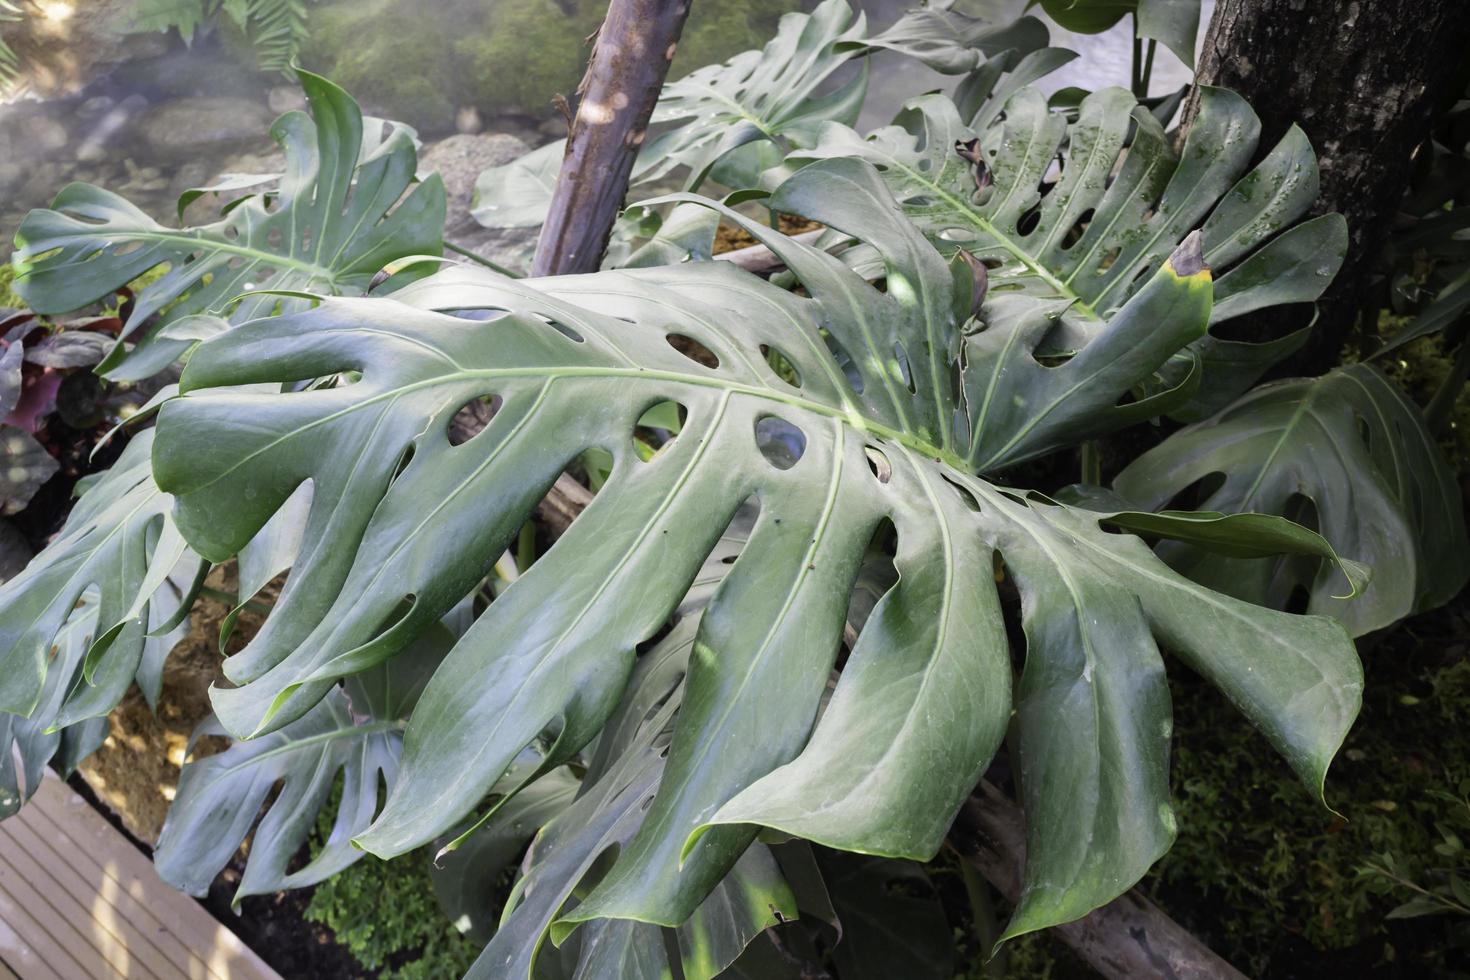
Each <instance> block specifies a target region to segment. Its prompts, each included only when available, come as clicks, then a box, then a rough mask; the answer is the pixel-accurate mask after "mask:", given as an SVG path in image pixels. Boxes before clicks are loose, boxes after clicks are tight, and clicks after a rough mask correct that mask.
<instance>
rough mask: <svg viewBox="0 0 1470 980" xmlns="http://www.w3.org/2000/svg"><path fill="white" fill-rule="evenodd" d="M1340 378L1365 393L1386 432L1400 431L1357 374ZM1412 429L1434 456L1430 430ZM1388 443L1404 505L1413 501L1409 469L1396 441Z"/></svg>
mask: <svg viewBox="0 0 1470 980" xmlns="http://www.w3.org/2000/svg"><path fill="white" fill-rule="evenodd" d="M1338 377H1341V378H1345V379H1347V380H1348V381H1351V382H1352V383H1353V384H1355V385H1357V386H1358V388H1359V389H1360V390H1361V391H1362V392H1363V395H1364V397H1366V398H1367V399H1368V404H1370V405H1372V406H1373V414H1374V415H1375V416H1376V417H1377V418H1378V424H1379V425H1380V426H1382V427H1383V431H1384V432H1396V431H1397V430H1398V429H1397V426H1394V425H1391V424H1390V423H1389V421H1388V418H1387V417H1386V416H1385V415H1384V414H1383V409H1382V408H1380V407H1379V402H1378V399H1377V398H1375V397H1373V392H1371V391H1369V390H1368V386H1367V385H1365V384H1363V382H1362V381H1360V380H1359V379H1358V377H1357V375H1356V374H1354V373H1352V372H1350V371H1343V372H1341V373H1340V374H1339V375H1338ZM1313 387H1314V388H1315V387H1316V386H1315V385H1314V386H1313ZM1323 428H1324V429H1325V428H1326V426H1323ZM1411 428H1413V429H1414V434H1415V435H1416V436H1418V437H1419V440H1420V443H1421V444H1422V445H1424V447H1425V449H1426V450H1427V451H1428V452H1429V454H1430V455H1431V456H1433V455H1434V453H1435V452H1436V448H1437V447H1433V446H1431V445H1430V444H1429V440H1428V439H1427V438H1426V436H1427V435H1428V432H1429V430H1428V429H1427V428H1422V427H1420V426H1412V427H1411ZM1386 441H1387V442H1388V451H1389V454H1390V455H1391V456H1392V457H1393V481H1394V483H1395V484H1397V486H1398V491H1399V492H1398V498H1399V500H1401V501H1403V502H1404V503H1408V502H1409V500H1410V499H1411V498H1410V493H1409V486H1408V480H1407V473H1408V467H1407V466H1405V465H1404V464H1403V463H1402V461H1401V460H1400V459H1399V450H1398V445H1397V444H1396V443H1395V442H1394V440H1393V439H1392V438H1390V439H1388V440H1386Z"/></svg>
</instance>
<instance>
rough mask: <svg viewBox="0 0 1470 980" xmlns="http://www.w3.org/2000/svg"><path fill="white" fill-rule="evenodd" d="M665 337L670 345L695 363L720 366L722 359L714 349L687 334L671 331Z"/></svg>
mask: <svg viewBox="0 0 1470 980" xmlns="http://www.w3.org/2000/svg"><path fill="white" fill-rule="evenodd" d="M664 339H665V340H667V341H668V342H669V346H670V347H672V348H674V350H676V351H678V352H679V353H680V354H683V355H684V356H685V357H687V358H689V360H691V361H693V362H694V363H695V364H699V365H702V366H703V367H707V368H717V367H719V366H720V359H719V357H718V356H716V354H715V352H714V351H712V350H710V349H709V348H708V347H706V346H704V344H701V343H700V342H699V341H697V340H695V339H694V338H693V337H690V336H688V335H687V334H682V333H671V334H669V335H668V336H666V337H665V338H664Z"/></svg>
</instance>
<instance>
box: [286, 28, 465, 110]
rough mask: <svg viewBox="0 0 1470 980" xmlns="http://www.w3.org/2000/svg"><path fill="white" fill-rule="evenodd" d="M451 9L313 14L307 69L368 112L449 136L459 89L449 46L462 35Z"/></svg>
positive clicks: (304, 59)
mask: <svg viewBox="0 0 1470 980" xmlns="http://www.w3.org/2000/svg"><path fill="white" fill-rule="evenodd" d="M450 6H451V5H445V4H427V5H420V4H403V3H396V2H393V0H376V2H367V3H363V2H361V0H345V2H338V3H324V4H320V5H318V6H317V7H314V8H313V9H312V14H311V36H310V40H309V41H308V42H307V44H306V46H305V47H304V48H303V50H302V64H303V65H305V66H306V67H308V68H310V69H312V70H313V71H319V72H322V73H323V74H325V75H326V76H327V77H329V78H331V79H332V80H333V81H334V82H336V83H337V84H339V85H341V86H342V87H343V88H345V89H347V91H349V92H351V93H352V95H353V97H354V98H356V99H357V100H358V101H359V102H361V103H362V104H363V106H364V107H365V108H367V109H368V110H369V111H370V112H374V113H378V114H381V115H385V116H388V117H390V118H393V119H398V120H401V121H403V122H406V123H408V124H409V125H411V126H414V127H417V128H419V129H421V130H423V131H425V132H441V131H444V130H447V129H450V128H451V127H452V126H453V125H454V110H455V105H456V94H457V90H458V88H459V85H458V79H457V76H456V70H457V66H456V65H455V64H454V63H453V62H452V60H451V59H450V58H449V57H448V56H447V55H448V52H447V50H446V39H447V38H453V37H457V36H459V32H460V31H462V30H463V29H464V27H465V25H464V23H463V20H462V17H461V16H460V15H459V14H458V13H452V12H451V11H450V10H449V9H448V8H449V7H450ZM454 6H456V7H457V5H454Z"/></svg>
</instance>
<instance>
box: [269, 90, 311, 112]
mask: <svg viewBox="0 0 1470 980" xmlns="http://www.w3.org/2000/svg"><path fill="white" fill-rule="evenodd" d="M266 104H267V105H269V106H270V109H271V112H274V113H277V114H279V113H282V112H290V111H291V110H292V109H305V108H306V96H305V95H303V94H302V93H301V89H299V88H297V87H296V86H295V85H277V86H276V87H275V88H273V89H271V90H270V92H269V93H268V94H267V95H266Z"/></svg>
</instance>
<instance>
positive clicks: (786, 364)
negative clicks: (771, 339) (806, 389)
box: [761, 344, 801, 388]
mask: <svg viewBox="0 0 1470 980" xmlns="http://www.w3.org/2000/svg"><path fill="white" fill-rule="evenodd" d="M761 356H762V357H764V358H765V359H766V363H767V364H769V365H770V367H771V370H772V371H774V372H776V377H778V378H780V379H781V380H782V381H784V382H786V383H787V384H789V385H790V386H791V387H793V388H800V387H801V372H800V371H798V370H796V365H795V364H792V363H791V358H789V357H787V356H786V355H785V354H783V353H781V352H780V351H779V350H777V349H776V348H774V347H772V346H771V345H770V344H761Z"/></svg>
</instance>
